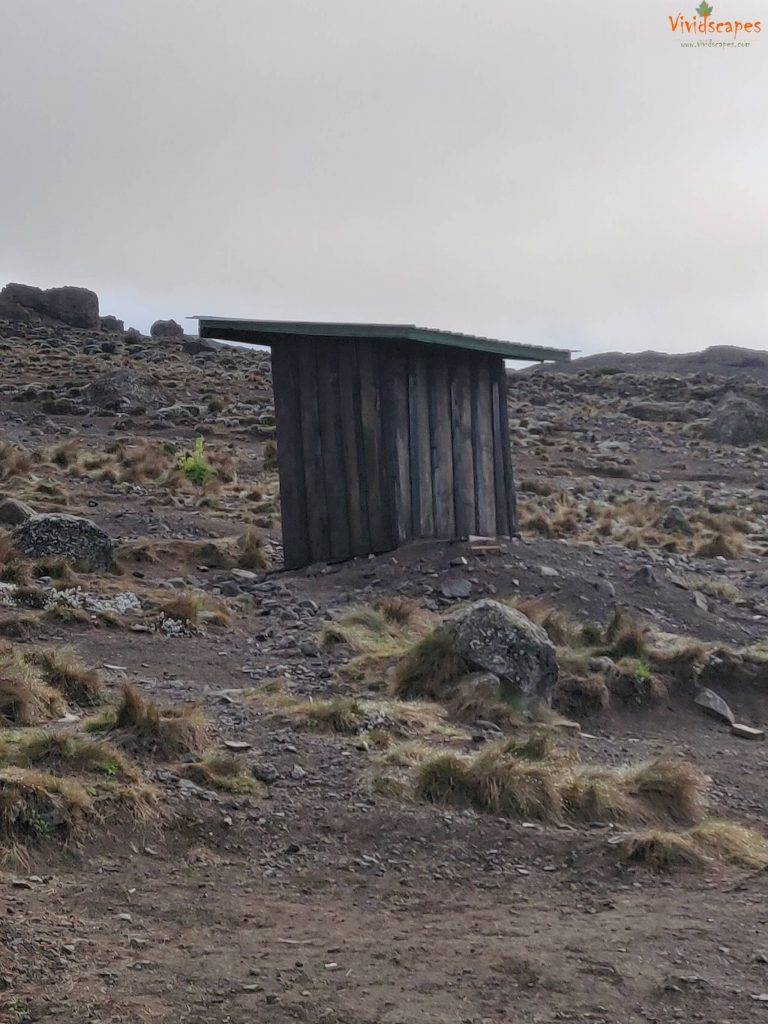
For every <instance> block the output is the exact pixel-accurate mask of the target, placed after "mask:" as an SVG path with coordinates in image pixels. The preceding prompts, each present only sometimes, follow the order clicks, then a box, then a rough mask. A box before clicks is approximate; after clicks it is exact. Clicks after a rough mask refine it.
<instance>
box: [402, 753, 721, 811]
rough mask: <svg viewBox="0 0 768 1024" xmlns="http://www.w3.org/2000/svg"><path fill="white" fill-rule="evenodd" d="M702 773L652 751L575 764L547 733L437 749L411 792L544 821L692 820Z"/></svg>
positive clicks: (703, 783)
mask: <svg viewBox="0 0 768 1024" xmlns="http://www.w3.org/2000/svg"><path fill="white" fill-rule="evenodd" d="M707 785H708V780H707V779H706V778H705V777H704V776H703V775H702V774H701V772H700V771H699V770H698V769H697V768H695V766H693V765H692V764H690V763H688V762H686V761H681V760H677V759H672V758H664V757H661V758H657V759H655V760H654V761H649V762H646V763H644V764H640V765H635V766H629V767H625V768H612V767H606V766H602V765H581V764H579V763H578V760H577V758H576V756H575V754H574V753H573V752H572V751H568V750H565V749H562V748H559V747H557V746H556V745H554V744H553V743H552V741H551V738H550V737H549V736H548V735H547V734H538V735H537V734H534V735H533V736H532V737H529V738H525V739H523V740H520V739H512V740H507V741H504V742H501V743H494V744H489V745H488V746H487V747H485V748H484V749H483V750H482V751H481V752H480V753H479V754H476V755H474V756H471V757H469V756H466V755H461V754H458V753H454V752H446V751H440V752H438V753H436V754H434V756H432V757H428V758H422V759H421V760H420V761H419V762H418V764H417V766H416V768H415V777H414V786H415V792H416V795H417V796H419V797H420V798H422V799H425V800H429V801H431V802H432V803H447V804H453V805H456V804H458V805H461V806H469V807H474V808H476V809H477V810H481V811H485V812H489V813H492V814H501V815H506V816H509V817H514V818H531V819H536V820H541V821H548V822H559V821H563V820H570V821H579V822H584V821H586V822H621V823H624V824H660V825H686V826H690V825H693V824H695V823H696V822H698V821H700V820H701V818H702V817H703V814H704V809H705V795H706V790H707Z"/></svg>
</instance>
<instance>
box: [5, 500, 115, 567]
mask: <svg viewBox="0 0 768 1024" xmlns="http://www.w3.org/2000/svg"><path fill="white" fill-rule="evenodd" d="M12 539H13V543H14V544H15V546H16V547H17V548H18V549H19V551H21V552H22V554H24V555H26V556H27V557H28V558H44V557H46V556H48V555H59V556H62V557H63V558H66V559H67V560H68V561H70V562H72V563H73V564H74V565H76V566H78V567H80V568H82V569H83V570H84V571H86V572H99V571H101V570H104V569H109V567H110V566H111V565H112V563H113V561H114V545H113V543H112V538H111V537H110V536H109V534H108V533H105V531H104V530H102V529H101V527H100V526H97V525H96V523H94V522H93V520H91V519H85V518H81V517H79V516H69V515H63V514H60V513H53V512H51V513H46V514H45V515H38V516H33V517H32V518H31V519H28V520H27V521H26V522H25V523H22V524H21V526H18V527H17V528H16V529H15V530H14V532H13V534H12Z"/></svg>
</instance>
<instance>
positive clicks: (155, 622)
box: [0, 285, 768, 1024]
mask: <svg viewBox="0 0 768 1024" xmlns="http://www.w3.org/2000/svg"><path fill="white" fill-rule="evenodd" d="M0 358H1V359H2V366H3V374H2V378H0V895H2V898H3V905H4V912H3V915H2V919H0V1021H3V1022H5V1021H6V1020H7V1021H9V1022H12V1024H22V1022H32V1021H35V1022H40V1024H54V1022H57V1024H58V1022H59V1021H73V1022H78V1024H79V1022H80V1021H82V1022H86V1021H88V1022H91V1024H96V1022H101V1024H124V1022H125V1021H129V1020H130V1021H133V1020H136V1021H157V1022H161V1024H193V1022H197V1021H225V1020H226V1021H229V1022H232V1024H246V1022H248V1024H250V1022H251V1021H252V1020H254V1019H258V1020H263V1021H265V1022H267V1024H291V1022H302V1024H321V1022H323V1024H326V1022H328V1021H339V1022H340V1024H350V1022H352V1021H354V1022H355V1024H382V1022H387V1024H390V1022H391V1024H395V1022H397V1024H423V1022H425V1021H440V1022H450V1024H464V1022H467V1024H502V1022H503V1021H507V1020H509V1019H510V1006H514V1007H515V1011H514V1013H516V1014H517V1017H519V1019H521V1020H522V1019H525V1020H532V1021H533V1020H535V1021H538V1022H541V1024H555V1022H559V1024H562V1022H573V1024H575V1022H577V1021H587V1020H589V1021H593V1022H603V1024H615V1022H619V1021H620V1022H622V1024H625V1022H626V1024H647V1022H648V1021H655V1020H677V1019H680V1020H697V1021H702V1022H703V1024H714V1022H716V1021H717V1022H723V1021H736V1020H738V1021H751V1020H758V1019H762V1016H764V1011H763V1010H762V1009H761V1007H762V1006H764V1004H765V999H764V993H765V991H766V983H765V950H764V922H763V920H762V915H761V911H760V907H761V906H762V904H763V902H764V895H765V894H764V889H765V880H766V877H768V876H767V875H766V871H765V869H766V867H767V866H768V843H767V842H766V839H765V836H766V835H767V834H768V811H767V810H766V808H768V781H766V780H767V776H766V772H765V765H766V754H765V746H764V738H765V725H766V719H767V718H768V708H766V699H765V694H766V686H767V685H768V648H767V647H766V630H767V629H768V572H767V571H766V558H767V557H768V490H767V487H768V430H767V429H766V419H767V414H766V408H768V402H767V396H766V388H767V387H768V385H766V383H765V382H764V381H762V380H758V379H755V378H750V377H744V376H740V375H739V374H736V373H730V372H729V373H727V374H725V375H722V374H720V373H717V372H714V371H709V370H707V371H705V370H696V371H695V372H693V373H682V372H676V373H675V374H674V375H670V374H669V373H667V372H666V371H663V370H658V371H655V372H628V371H626V372H621V373H613V372H610V373H606V372H600V371H599V370H595V369H594V368H593V369H589V370H587V371H585V372H577V373H571V372H569V373H563V372H552V371H549V372H544V373H515V374H510V375H509V390H508V406H509V414H510V430H511V440H512V450H513V458H514V463H515V472H516V477H517V486H518V505H519V509H518V510H519V519H520V536H519V537H516V538H513V539H509V538H498V539H491V540H490V541H486V542H484V543H481V544H477V543H475V542H473V541H470V540H469V539H462V540H457V541H454V542H451V543H447V542H446V543H442V542H435V543H430V542H423V543H419V544H412V545H409V546H406V547H403V548H400V549H398V550H397V551H393V552H390V553H388V554H384V555H381V556H378V557H370V558H360V559H355V560H352V561H350V562H347V563H344V564H321V565H314V566H309V567H308V568H306V569H304V570H301V571H297V572H284V571H282V563H281V546H280V511H279V496H278V480H277V473H276V447H275V442H276V439H275V436H274V435H275V424H274V408H273V402H272V393H271V379H270V367H269V359H268V356H267V354H266V353H264V352H259V351H253V350H249V349H239V348H238V349H235V348H231V347H224V346H219V345H216V344H214V343H211V342H206V341H201V340H200V339H198V338H196V337H192V336H188V335H185V334H184V333H183V330H182V328H181V327H179V325H178V324H176V323H175V322H174V321H172V320H164V321H159V322H158V323H156V324H155V325H154V326H153V329H152V332H151V336H149V337H146V336H142V335H141V334H140V333H139V332H137V331H134V330H125V329H124V327H123V324H122V323H121V321H119V320H118V319H116V318H115V317H104V316H102V315H101V313H100V311H99V307H98V299H97V298H96V296H95V295H94V294H93V293H90V292H86V291H85V290H81V289H66V288H65V289H51V290H49V291H48V292H43V291H40V290H39V289H34V288H27V287H26V286H19V285H14V286H9V287H8V288H6V289H5V290H4V291H3V292H2V295H0ZM614 368H615V367H614ZM702 908H704V909H702ZM514 1013H513V1016H514ZM516 1019H517V1018H516Z"/></svg>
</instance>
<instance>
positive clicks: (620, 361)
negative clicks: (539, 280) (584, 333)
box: [528, 345, 768, 381]
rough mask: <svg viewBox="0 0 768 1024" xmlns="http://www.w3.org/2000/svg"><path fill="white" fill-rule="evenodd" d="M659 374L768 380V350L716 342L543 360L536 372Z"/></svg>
mask: <svg viewBox="0 0 768 1024" xmlns="http://www.w3.org/2000/svg"><path fill="white" fill-rule="evenodd" d="M584 371H592V372H593V373H596V374H600V373H605V374H610V373H611V372H614V373H638V374H639V373H643V374H646V373H648V374H651V373H660V374H670V375H676V376H679V375H688V374H695V373H711V374H714V375H715V376H718V377H749V378H751V379H752V380H762V381H768V351H761V350H759V349H751V348H739V347H738V346H735V345H713V346H711V347H710V348H705V349H703V350H702V351H701V352H683V353H679V354H673V355H670V354H668V353H667V352H654V351H650V350H649V351H646V352H601V353H600V355H594V356H584V357H582V358H580V359H572V360H571V362H570V363H542V364H541V366H539V367H536V368H535V369H534V370H532V371H528V372H534V373H541V372H549V373H553V372H554V373H582V372H584Z"/></svg>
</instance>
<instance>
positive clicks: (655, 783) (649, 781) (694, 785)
mask: <svg viewBox="0 0 768 1024" xmlns="http://www.w3.org/2000/svg"><path fill="white" fill-rule="evenodd" d="M624 778H625V785H626V787H627V789H628V791H629V792H630V793H631V794H632V796H633V797H635V798H636V799H637V800H639V801H640V802H641V803H642V804H644V805H645V806H647V807H648V808H649V809H650V810H651V811H652V812H653V814H654V815H655V818H656V820H658V821H670V822H673V823H674V824H675V825H690V824H692V823H693V822H695V821H698V820H699V819H700V818H701V817H702V815H703V813H704V809H705V795H706V791H707V788H708V785H709V780H708V779H707V777H706V776H705V775H704V774H703V773H702V772H701V771H700V770H699V769H698V768H697V767H696V766H695V765H693V764H691V762H690V761H683V760H682V759H680V758H674V757H657V758H655V759H654V760H653V761H647V762H645V763H644V764H641V765H638V766H637V767H636V768H631V769H629V770H628V771H627V772H626V773H625V776H624Z"/></svg>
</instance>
